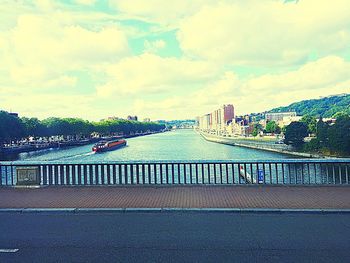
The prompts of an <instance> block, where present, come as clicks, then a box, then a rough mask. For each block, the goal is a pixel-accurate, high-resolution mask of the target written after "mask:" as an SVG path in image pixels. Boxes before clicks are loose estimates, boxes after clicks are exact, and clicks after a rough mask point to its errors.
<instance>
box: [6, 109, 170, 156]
mask: <svg viewBox="0 0 350 263" xmlns="http://www.w3.org/2000/svg"><path fill="white" fill-rule="evenodd" d="M165 128H166V127H165V125H164V124H159V123H156V122H139V121H129V120H122V119H118V120H113V119H112V120H101V121H98V122H90V121H87V120H83V119H79V118H56V117H51V118H47V119H44V120H39V119H37V118H26V117H22V118H18V117H16V116H13V115H11V114H9V113H8V112H6V111H0V153H3V154H4V153H6V152H11V150H13V151H14V152H16V153H18V152H26V151H30V150H42V149H47V148H51V147H53V148H55V147H56V148H57V147H68V146H80V145H85V144H89V143H94V142H97V141H98V140H101V139H105V138H121V137H126V138H130V137H136V136H142V135H148V134H152V133H158V132H162V131H164V130H165Z"/></svg>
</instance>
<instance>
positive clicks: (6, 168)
mask: <svg viewBox="0 0 350 263" xmlns="http://www.w3.org/2000/svg"><path fill="white" fill-rule="evenodd" d="M8 170H9V169H8V165H6V166H5V185H6V186H7V185H8Z"/></svg>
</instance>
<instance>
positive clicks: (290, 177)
mask: <svg viewBox="0 0 350 263" xmlns="http://www.w3.org/2000/svg"><path fill="white" fill-rule="evenodd" d="M288 176H289V184H292V176H291V169H290V163H288Z"/></svg>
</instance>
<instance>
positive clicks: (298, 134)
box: [200, 113, 350, 158]
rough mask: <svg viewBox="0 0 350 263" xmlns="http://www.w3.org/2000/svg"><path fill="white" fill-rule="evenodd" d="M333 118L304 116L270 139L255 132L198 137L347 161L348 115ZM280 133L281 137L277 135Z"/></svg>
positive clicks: (349, 131)
mask: <svg viewBox="0 0 350 263" xmlns="http://www.w3.org/2000/svg"><path fill="white" fill-rule="evenodd" d="M335 117H336V121H335V122H324V121H323V120H322V118H319V120H318V121H317V119H316V118H315V117H312V116H307V115H306V116H304V117H303V118H302V119H301V120H300V121H298V122H292V123H290V124H289V125H288V126H286V127H283V129H280V130H279V132H278V133H273V136H261V135H258V134H260V133H261V132H264V134H265V131H263V130H258V131H257V132H256V134H255V136H254V134H253V136H252V137H244V136H220V135H215V134H209V133H207V132H202V131H201V132H200V134H201V135H202V136H203V137H204V138H205V139H206V140H208V141H213V142H218V143H223V144H229V145H236V146H241V147H247V148H253V149H257V150H265V151H272V152H279V153H283V154H290V155H295V156H301V157H309V158H349V157H350V116H349V115H348V114H346V113H339V114H337V115H336V116H335ZM270 123H271V122H270ZM272 123H273V121H272ZM266 130H267V129H266ZM281 131H283V134H279V133H281ZM276 135H277V136H276ZM283 136H284V139H283V140H281V137H282V138H283Z"/></svg>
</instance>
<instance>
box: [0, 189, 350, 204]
mask: <svg viewBox="0 0 350 263" xmlns="http://www.w3.org/2000/svg"><path fill="white" fill-rule="evenodd" d="M1 208H271V209H350V187H348V186H336V187H332V186H292V187H291V186H289V187H288V186H163V187H162V186H158V187H152V186H147V187H142V186H128V187H125V186H124V187H103V186H101V187H44V188H36V189H28V188H2V189H1V188H0V209H1Z"/></svg>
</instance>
